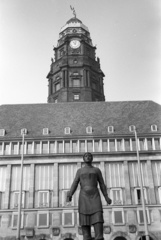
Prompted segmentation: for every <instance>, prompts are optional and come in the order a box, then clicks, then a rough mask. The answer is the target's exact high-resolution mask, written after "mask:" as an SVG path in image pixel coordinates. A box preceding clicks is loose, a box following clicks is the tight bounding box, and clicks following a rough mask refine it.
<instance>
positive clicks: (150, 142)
mask: <svg viewBox="0 0 161 240" xmlns="http://www.w3.org/2000/svg"><path fill="white" fill-rule="evenodd" d="M147 142H148V150H153V145H152V138H148V139H147Z"/></svg>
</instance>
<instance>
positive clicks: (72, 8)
mask: <svg viewBox="0 0 161 240" xmlns="http://www.w3.org/2000/svg"><path fill="white" fill-rule="evenodd" d="M70 8H71V10H72V11H73V15H74V17H75V18H76V11H75V9H74V7H72V6H71V5H70Z"/></svg>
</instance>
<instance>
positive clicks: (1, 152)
mask: <svg viewBox="0 0 161 240" xmlns="http://www.w3.org/2000/svg"><path fill="white" fill-rule="evenodd" d="M2 154H3V144H2V143H0V155H2Z"/></svg>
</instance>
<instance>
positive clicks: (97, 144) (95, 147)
mask: <svg viewBox="0 0 161 240" xmlns="http://www.w3.org/2000/svg"><path fill="white" fill-rule="evenodd" d="M94 151H95V152H100V140H94Z"/></svg>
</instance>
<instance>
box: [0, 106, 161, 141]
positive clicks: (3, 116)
mask: <svg viewBox="0 0 161 240" xmlns="http://www.w3.org/2000/svg"><path fill="white" fill-rule="evenodd" d="M152 124H156V125H157V126H158V132H159V133H161V106H160V105H159V104H157V103H155V102H153V101H125V102H78V103H76V102H68V103H56V104H55V103H47V104H20V105H1V106H0V129H5V130H6V135H5V136H4V137H3V138H4V139H6V138H12V137H13V138H14V137H20V136H21V135H20V132H21V129H22V128H27V130H28V137H35V138H36V137H41V136H42V130H43V128H49V131H50V134H49V135H50V136H53V137H63V136H64V128H65V127H70V128H71V131H72V133H71V134H72V135H73V136H84V135H87V133H86V127H87V126H92V128H93V133H92V135H94V136H97V135H104V136H107V134H108V132H107V127H108V126H114V129H115V132H114V135H119V134H129V126H130V125H135V126H136V127H137V130H138V133H151V125H152ZM1 138H2V137H1Z"/></svg>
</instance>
